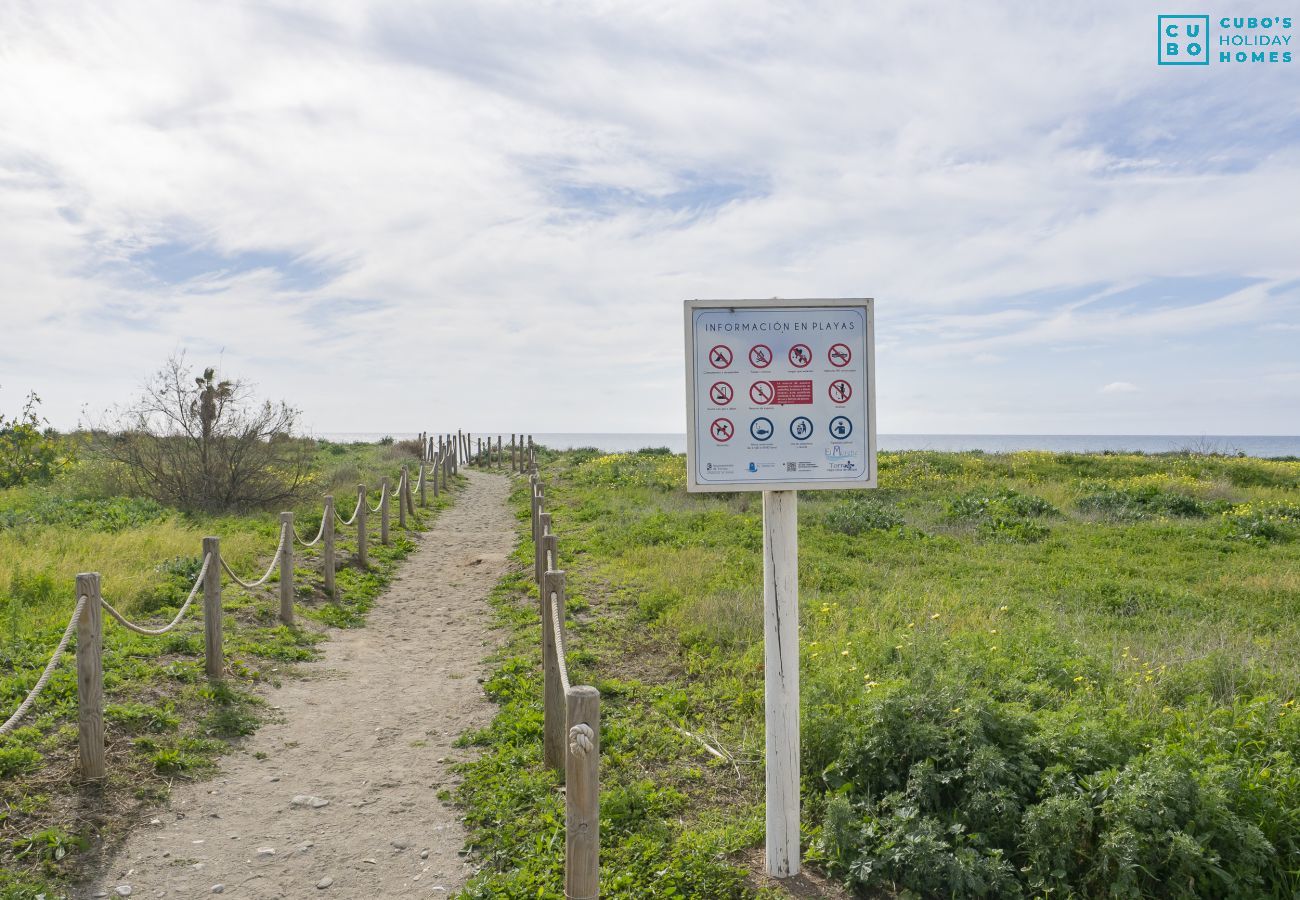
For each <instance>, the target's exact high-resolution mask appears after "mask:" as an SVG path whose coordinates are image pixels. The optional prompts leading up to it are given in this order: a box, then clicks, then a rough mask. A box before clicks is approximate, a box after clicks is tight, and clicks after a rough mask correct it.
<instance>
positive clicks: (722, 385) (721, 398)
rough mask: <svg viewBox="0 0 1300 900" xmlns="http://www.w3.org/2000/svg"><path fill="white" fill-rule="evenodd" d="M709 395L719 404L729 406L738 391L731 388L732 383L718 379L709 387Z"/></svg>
mask: <svg viewBox="0 0 1300 900" xmlns="http://www.w3.org/2000/svg"><path fill="white" fill-rule="evenodd" d="M709 396H710V397H711V398H713V402H714V403H716V404H717V405H718V406H727V405H728V404H730V403H731V400H732V398H733V397H735V396H736V392H735V391H733V390H732V389H731V385H729V384H727V382H725V381H716V382H714V384H713V387H711V388H709Z"/></svg>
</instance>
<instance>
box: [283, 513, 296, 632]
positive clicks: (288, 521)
mask: <svg viewBox="0 0 1300 900" xmlns="http://www.w3.org/2000/svg"><path fill="white" fill-rule="evenodd" d="M280 531H281V534H282V535H283V540H284V547H283V548H282V549H281V551H280V621H281V622H283V623H284V624H286V625H292V624H293V513H291V512H282V513H280Z"/></svg>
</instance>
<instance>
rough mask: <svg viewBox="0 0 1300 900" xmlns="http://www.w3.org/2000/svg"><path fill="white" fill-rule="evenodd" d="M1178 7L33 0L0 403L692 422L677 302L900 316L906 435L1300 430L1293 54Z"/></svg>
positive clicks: (881, 387)
mask: <svg viewBox="0 0 1300 900" xmlns="http://www.w3.org/2000/svg"><path fill="white" fill-rule="evenodd" d="M1217 2H1218V0H1216V3H1217ZM1235 2H1237V5H1228V4H1227V3H1223V4H1221V5H1217V6H1206V7H1204V8H1203V9H1202V8H1199V7H1198V8H1197V9H1193V10H1190V11H1191V12H1205V13H1207V14H1209V15H1211V16H1212V17H1213V18H1214V19H1215V20H1216V21H1217V19H1218V17H1219V16H1220V15H1236V16H1242V15H1255V14H1258V13H1259V12H1260V9H1257V8H1254V7H1250V6H1249V5H1248V4H1244V3H1241V2H1239V0H1235ZM1186 6H1187V4H1181V5H1180V6H1179V7H1178V8H1176V9H1169V8H1166V7H1164V6H1161V5H1157V4H1151V3H1147V2H1143V0H1138V2H1133V0H1124V2H1105V0H1102V2H1089V3H1086V4H1064V3H1052V4H1042V3H1030V2H988V3H979V4H974V3H969V2H961V3H959V2H927V0H922V2H915V3H907V4H866V3H860V2H845V3H836V2H820V0H810V2H780V3H777V2H761V0H743V2H731V0H725V2H706V0H688V2H672V0H654V2H638V0H621V2H609V0H592V2H587V3H577V2H538V0H533V2H515V3H506V2H496V0H467V2H459V0H439V2H426V3H421V4H411V3H404V2H401V0H397V2H392V0H390V2H384V3H374V4H369V3H362V2H333V0H310V2H262V3H235V2H223V3H212V2H201V3H199V2H187V0H167V2H165V3H158V2H154V3H142V2H133V0H115V2H113V3H110V4H105V3H92V2H65V0H39V2H19V0H0V22H2V23H3V27H0V411H3V412H6V413H9V414H12V413H13V412H15V411H17V409H18V408H19V407H20V406H21V403H22V398H23V396H24V395H25V394H26V393H27V392H28V391H36V392H37V393H38V394H39V395H40V396H41V397H42V399H43V401H44V405H43V410H44V412H45V414H46V416H48V418H49V419H50V420H51V421H52V422H53V423H54V424H55V425H57V426H61V427H70V426H73V425H75V424H77V423H78V422H79V421H86V420H87V419H88V418H89V419H94V418H95V417H97V416H102V415H103V413H104V411H105V410H106V409H108V408H110V407H111V406H112V405H113V404H115V403H120V402H123V401H126V400H128V399H130V397H131V396H132V395H133V394H135V393H137V392H138V390H139V388H140V385H141V384H142V382H143V381H144V380H145V379H146V377H147V376H148V375H149V374H150V373H151V372H153V371H155V370H157V369H158V368H159V367H160V366H161V365H162V364H163V362H164V361H165V360H166V358H167V357H168V356H169V355H171V354H173V353H177V352H180V351H184V352H185V353H186V354H187V359H189V360H190V361H191V362H193V363H194V364H195V365H196V366H200V367H202V366H207V365H215V366H217V367H218V368H219V370H221V371H222V372H223V373H224V374H225V375H227V376H234V377H240V378H244V379H247V380H249V381H251V382H254V383H255V384H256V385H257V390H258V392H259V393H260V394H261V395H263V396H266V397H269V398H271V399H276V400H278V399H285V400H287V401H289V402H290V403H291V404H293V405H294V406H296V407H299V408H300V409H301V410H302V423H303V425H304V426H305V427H306V428H307V429H309V430H312V431H315V432H337V431H357V432H367V431H383V432H409V431H419V430H431V431H439V430H447V429H451V430H454V429H456V428H466V429H470V430H474V431H505V432H507V433H508V432H512V431H527V432H538V433H541V432H567V431H598V432H609V431H637V432H653V431H665V432H680V431H683V430H685V408H684V407H685V400H684V388H683V377H684V376H683V369H684V363H683V335H682V328H683V326H682V302H683V301H684V300H687V299H690V298H695V297H709V298H744V297H863V296H867V297H873V298H875V302H876V329H877V335H876V367H877V408H878V413H877V419H878V425H879V429H880V430H881V431H882V432H885V433H1067V434H1105V433H1120V434H1159V433H1169V434H1297V433H1300V352H1298V351H1300V209H1298V206H1300V60H1297V61H1295V62H1292V63H1290V64H1281V63H1279V64H1273V65H1270V64H1256V65H1250V64H1247V65H1233V64H1218V63H1217V62H1216V63H1215V64H1212V65H1209V66H1203V67H1202V66H1198V67H1175V66H1158V65H1157V64H1156V50H1157V21H1156V17H1157V14H1159V13H1167V12H1180V13H1186V12H1189V10H1188V9H1184V8H1183V7H1186ZM1295 25H1296V26H1297V27H1296V28H1294V29H1292V30H1290V31H1275V32H1274V33H1277V34H1285V35H1288V36H1290V35H1293V34H1296V33H1297V32H1300V16H1298V17H1297V21H1296V23H1295ZM1212 36H1213V32H1212ZM1212 40H1213V37H1212ZM1296 49H1297V51H1300V48H1296ZM1298 55H1300V54H1298Z"/></svg>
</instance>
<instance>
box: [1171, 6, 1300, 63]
mask: <svg viewBox="0 0 1300 900" xmlns="http://www.w3.org/2000/svg"><path fill="white" fill-rule="evenodd" d="M1210 18H1211V17H1210V16H1189V15H1176V16H1156V63H1157V64H1158V65H1162V66H1208V65H1209V64H1210V59H1211V58H1213V59H1214V60H1215V61H1216V62H1219V63H1246V64H1250V63H1289V62H1291V59H1292V51H1291V38H1292V36H1293V33H1292V31H1291V25H1292V20H1291V17H1290V16H1218V17H1216V18H1215V19H1214V23H1213V26H1211V23H1210ZM1211 27H1213V34H1211Z"/></svg>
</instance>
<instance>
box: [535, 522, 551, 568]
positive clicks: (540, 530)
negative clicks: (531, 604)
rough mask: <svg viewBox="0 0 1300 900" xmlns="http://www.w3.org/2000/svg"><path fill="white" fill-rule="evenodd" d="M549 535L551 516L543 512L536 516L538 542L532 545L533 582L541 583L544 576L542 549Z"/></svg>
mask: <svg viewBox="0 0 1300 900" xmlns="http://www.w3.org/2000/svg"><path fill="white" fill-rule="evenodd" d="M550 533H551V514H550V513H547V512H544V513H540V514H538V516H537V534H538V540H537V541H536V543H535V545H534V549H535V550H536V551H537V553H536V556H537V559H536V563H537V565H536V569H535V571H534V572H533V575H534V580H535V581H536V582H537V583H538V584H541V583H542V576H543V575H544V574H546V551H545V550H544V549H543V548H544V546H545V543H546V536H547V535H548V534H550Z"/></svg>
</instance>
